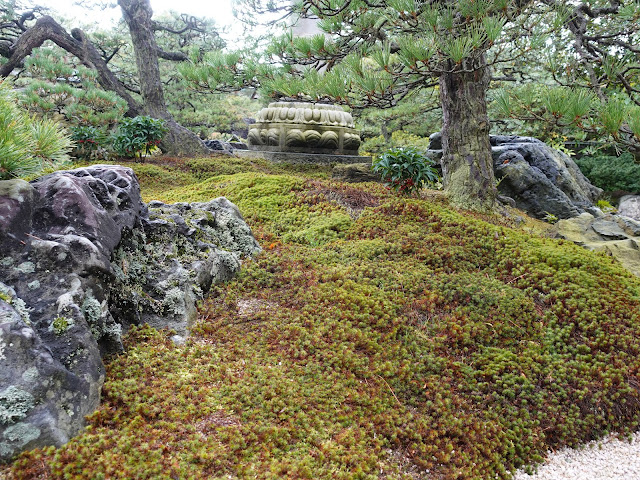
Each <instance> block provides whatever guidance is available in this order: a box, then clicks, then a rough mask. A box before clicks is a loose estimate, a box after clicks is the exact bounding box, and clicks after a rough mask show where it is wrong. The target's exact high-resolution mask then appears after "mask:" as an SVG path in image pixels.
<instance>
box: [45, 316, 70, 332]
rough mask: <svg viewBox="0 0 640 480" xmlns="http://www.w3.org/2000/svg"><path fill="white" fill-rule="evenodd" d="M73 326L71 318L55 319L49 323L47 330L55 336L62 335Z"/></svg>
mask: <svg viewBox="0 0 640 480" xmlns="http://www.w3.org/2000/svg"><path fill="white" fill-rule="evenodd" d="M73 325H74V321H73V319H72V318H68V317H64V316H62V317H56V318H54V319H53V321H52V322H51V325H50V326H49V330H50V331H52V332H53V333H55V334H56V335H57V336H61V335H64V334H65V333H67V330H69V329H70V328H71V327H72V326H73Z"/></svg>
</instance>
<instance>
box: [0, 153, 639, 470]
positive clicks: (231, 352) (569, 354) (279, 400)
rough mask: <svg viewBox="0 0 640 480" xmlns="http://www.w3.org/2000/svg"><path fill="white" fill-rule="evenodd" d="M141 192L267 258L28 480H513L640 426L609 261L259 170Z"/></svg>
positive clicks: (407, 204)
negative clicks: (214, 215) (235, 230)
mask: <svg viewBox="0 0 640 480" xmlns="http://www.w3.org/2000/svg"><path fill="white" fill-rule="evenodd" d="M220 161H223V160H220ZM186 172H187V174H189V172H188V170H187V171H186ZM274 173H277V174H274ZM167 174H168V173H167ZM142 187H143V194H144V192H145V189H147V188H150V189H153V191H154V195H156V196H157V198H159V199H160V200H162V201H167V202H169V201H172V202H173V201H178V200H180V201H184V202H194V201H206V200H208V199H210V198H213V197H217V196H221V195H223V196H225V197H226V198H228V199H229V200H230V201H232V202H234V203H235V204H236V205H238V207H239V208H240V209H241V211H242V212H243V214H244V215H245V218H246V219H247V221H248V223H249V225H250V226H251V228H252V230H253V231H254V233H255V234H256V238H257V239H258V241H259V242H260V244H261V246H262V247H263V249H264V251H263V253H262V254H261V255H260V256H259V257H257V258H256V259H255V260H253V261H251V262H248V263H247V264H246V268H245V269H243V271H242V272H241V274H240V275H239V277H238V278H236V279H235V280H233V281H231V282H230V283H229V284H226V285H224V286H214V288H213V293H212V295H211V296H210V297H209V298H208V299H206V300H205V301H204V302H203V304H202V307H201V309H200V311H199V315H198V320H197V322H196V324H195V326H194V328H193V329H192V337H191V338H190V340H188V341H187V342H186V343H185V344H184V345H183V346H176V345H175V344H174V343H173V342H171V341H170V336H171V333H169V332H166V331H155V330H153V329H150V328H148V327H144V328H135V329H132V330H131V331H130V333H129V334H128V336H127V337H126V339H125V341H126V347H127V349H126V353H124V354H122V355H120V356H118V357H117V358H115V359H114V360H113V361H111V362H110V363H109V364H108V366H107V381H106V382H105V386H104V390H103V393H104V404H103V405H102V406H101V407H100V409H99V410H98V411H97V412H96V413H95V414H94V415H92V416H91V417H90V418H89V423H90V429H88V430H87V432H85V433H84V434H82V435H80V436H78V437H76V438H74V439H73V440H72V441H70V442H69V443H67V444H66V445H65V446H64V447H62V448H60V449H57V450H56V449H47V450H40V451H34V452H31V453H29V454H25V455H24V456H23V457H22V458H20V459H19V460H17V461H16V462H15V463H14V464H13V465H12V466H11V467H10V468H9V470H8V473H10V475H13V476H14V477H15V478H33V476H35V475H49V476H52V477H53V478H63V477H67V478H123V479H124V478H148V479H151V478H154V479H155V478H167V479H168V478H197V479H199V478H203V479H204V478H221V479H222V478H247V479H248V478H262V479H280V478H314V479H379V478H387V479H407V480H409V479H415V478H430V476H433V477H434V478H447V479H485V478H504V479H506V478H510V472H511V471H513V470H514V469H515V468H517V467H519V466H521V465H523V464H527V463H530V462H535V461H539V460H540V459H541V457H542V456H543V455H544V454H545V453H546V452H547V451H548V450H549V449H551V448H552V449H556V448H559V447H560V446H563V445H572V446H573V445H577V444H579V443H582V442H585V441H588V440H591V439H594V438H598V437H600V436H602V435H604V434H605V433H606V432H620V433H625V432H629V431H634V430H636V429H637V428H638V426H639V425H640V387H639V385H640V280H639V279H638V278H637V277H635V276H633V275H631V274H630V273H628V272H627V271H625V270H624V269H623V268H622V267H621V266H620V265H619V264H618V263H617V262H616V261H615V260H614V259H612V258H611V257H608V256H606V255H604V254H599V253H594V252H590V251H587V250H585V249H583V248H581V247H579V246H577V245H575V244H573V243H572V242H569V241H566V240H556V239H551V238H546V237H542V236H539V235H536V234H534V233H530V232H528V231H525V230H524V228H523V227H516V226H515V225H512V224H511V223H510V222H509V221H508V220H504V219H501V218H495V217H492V216H489V215H471V214H468V213H464V212H460V211H457V210H456V209H453V208H451V207H450V206H449V205H448V204H447V202H446V200H445V199H444V198H443V197H442V196H441V195H438V194H434V193H431V192H428V191H423V192H422V193H421V197H420V198H411V199H407V198H398V197H395V196H393V194H391V193H389V192H388V191H386V190H385V189H384V188H383V187H382V186H381V185H376V184H372V183H369V184H360V185H353V184H351V185H347V184H344V183H339V182H332V181H329V180H326V179H323V178H318V177H316V178H313V179H311V178H309V177H307V176H306V175H301V174H299V173H298V172H294V171H289V172H285V171H279V172H268V171H264V170H262V169H253V170H250V171H246V172H243V173H238V174H234V175H222V176H212V177H209V178H200V179H199V180H198V181H197V182H196V181H194V183H193V184H191V185H181V186H179V187H177V188H171V187H169V188H167V189H166V190H164V191H163V190H162V185H159V184H156V183H154V184H149V183H146V181H144V180H143V182H142ZM30 475H31V477H30Z"/></svg>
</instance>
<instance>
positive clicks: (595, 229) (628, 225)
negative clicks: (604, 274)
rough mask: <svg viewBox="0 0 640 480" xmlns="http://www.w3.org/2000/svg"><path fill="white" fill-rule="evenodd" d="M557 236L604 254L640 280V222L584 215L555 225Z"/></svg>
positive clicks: (613, 216)
mask: <svg viewBox="0 0 640 480" xmlns="http://www.w3.org/2000/svg"><path fill="white" fill-rule="evenodd" d="M553 233H554V234H555V236H556V237H558V238H564V239H566V240H570V241H572V242H574V243H576V244H578V245H581V246H583V247H585V248H587V249H589V250H594V251H598V252H604V253H606V254H607V255H610V256H612V257H614V258H616V259H617V260H618V261H619V262H620V263H621V264H622V266H623V267H625V268H626V269H627V270H629V271H630V272H631V273H633V274H634V275H638V276H640V222H636V221H635V220H632V219H630V218H626V217H621V216H618V215H610V214H608V215H602V216H599V217H595V216H593V215H591V214H590V213H582V214H580V215H578V216H577V217H574V218H570V219H566V220H560V221H559V222H558V223H556V224H555V225H554V227H553Z"/></svg>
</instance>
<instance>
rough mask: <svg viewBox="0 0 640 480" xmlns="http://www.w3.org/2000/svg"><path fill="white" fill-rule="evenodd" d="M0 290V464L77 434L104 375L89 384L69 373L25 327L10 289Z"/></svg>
mask: <svg viewBox="0 0 640 480" xmlns="http://www.w3.org/2000/svg"><path fill="white" fill-rule="evenodd" d="M0 291H2V292H3V293H1V294H0V460H8V459H10V458H12V457H13V456H14V455H15V454H17V453H19V452H21V451H23V450H25V449H30V448H34V447H38V446H43V445H60V444H62V443H64V442H66V441H67V440H69V438H70V437H71V436H73V435H75V434H76V433H78V431H79V430H80V429H81V428H82V419H83V417H84V416H85V415H88V414H89V413H91V412H92V411H93V409H94V408H95V406H96V405H97V402H98V400H99V385H101V384H102V380H103V378H104V377H103V371H102V368H99V369H98V371H97V376H96V377H95V378H93V379H91V380H92V381H87V380H88V379H87V378H82V377H81V376H79V375H77V374H74V373H73V372H72V371H70V369H69V368H68V367H67V366H65V365H63V364H62V363H61V362H60V361H59V360H58V359H56V358H55V357H54V355H53V353H52V351H51V350H50V349H49V348H48V346H47V345H46V344H45V342H44V341H43V340H42V338H41V337H40V335H39V334H38V332H37V331H36V330H35V328H34V326H33V325H32V324H31V323H30V320H29V317H28V316H27V315H26V314H25V311H24V308H23V306H24V303H23V302H22V301H21V300H20V299H19V298H18V297H17V296H16V294H15V291H14V290H13V289H12V288H10V287H8V286H6V285H4V284H0ZM88 374H89V373H88Z"/></svg>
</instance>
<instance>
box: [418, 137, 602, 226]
mask: <svg viewBox="0 0 640 480" xmlns="http://www.w3.org/2000/svg"><path fill="white" fill-rule="evenodd" d="M430 140H431V142H430V145H429V151H428V154H429V156H431V157H432V158H435V159H437V160H439V159H440V158H441V157H442V142H441V135H440V133H435V134H433V135H431V137H430ZM490 142H491V152H492V157H493V167H494V172H495V175H496V179H497V180H498V182H499V183H498V191H499V192H500V194H501V195H503V196H504V197H509V198H512V199H513V200H514V201H515V203H516V206H517V207H518V208H520V209H521V210H524V211H526V212H527V213H529V214H530V215H532V216H534V217H537V218H544V217H545V216H546V215H547V214H552V215H555V216H556V217H558V218H571V217H575V216H577V215H580V214H581V213H583V212H586V211H590V210H591V209H592V208H593V204H594V202H595V201H596V200H597V198H598V196H599V195H600V194H601V193H602V190H601V189H599V188H597V187H594V186H593V185H591V183H590V182H589V180H587V178H586V177H585V176H584V175H583V174H582V172H580V169H579V168H578V166H577V165H576V163H575V162H574V161H573V160H571V158H570V157H569V156H568V155H567V154H565V153H563V152H560V151H558V150H555V149H553V148H551V147H550V146H548V145H547V144H545V143H544V142H541V141H540V140H537V139H535V138H531V137H518V136H505V135H491V136H490Z"/></svg>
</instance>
